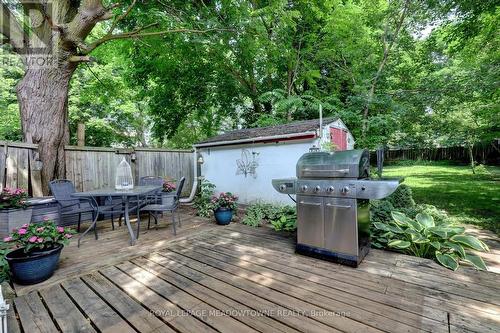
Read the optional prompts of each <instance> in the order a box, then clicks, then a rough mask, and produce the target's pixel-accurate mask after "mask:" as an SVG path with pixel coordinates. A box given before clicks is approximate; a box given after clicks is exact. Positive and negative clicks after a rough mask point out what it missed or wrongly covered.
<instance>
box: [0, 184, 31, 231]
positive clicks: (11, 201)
mask: <svg viewBox="0 0 500 333" xmlns="http://www.w3.org/2000/svg"><path fill="white" fill-rule="evenodd" d="M27 199H28V193H26V191H25V190H23V189H22V188H7V187H6V188H4V189H3V191H2V192H1V193H0V237H5V236H7V235H8V234H9V232H10V230H12V229H14V228H19V226H21V225H23V224H27V223H30V222H31V215H32V209H31V208H29V207H28V205H27Z"/></svg>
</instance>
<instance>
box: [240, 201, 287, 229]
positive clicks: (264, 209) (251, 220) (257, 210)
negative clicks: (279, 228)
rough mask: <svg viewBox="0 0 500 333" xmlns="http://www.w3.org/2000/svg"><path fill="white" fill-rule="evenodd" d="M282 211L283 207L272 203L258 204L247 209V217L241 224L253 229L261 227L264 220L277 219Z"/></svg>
mask: <svg viewBox="0 0 500 333" xmlns="http://www.w3.org/2000/svg"><path fill="white" fill-rule="evenodd" d="M280 211H281V206H278V205H273V204H270V203H264V202H256V203H254V204H251V205H249V206H248V207H246V209H245V216H244V217H243V219H242V221H241V223H243V224H246V225H249V226H251V227H258V226H261V225H262V223H263V222H264V220H266V221H269V220H273V219H276V218H277V216H278V215H279V213H280Z"/></svg>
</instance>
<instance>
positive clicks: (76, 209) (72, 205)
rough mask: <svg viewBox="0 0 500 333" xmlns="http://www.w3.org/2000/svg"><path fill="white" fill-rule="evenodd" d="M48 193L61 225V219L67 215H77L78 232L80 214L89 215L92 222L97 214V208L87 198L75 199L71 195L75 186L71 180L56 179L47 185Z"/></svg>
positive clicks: (74, 190)
mask: <svg viewBox="0 0 500 333" xmlns="http://www.w3.org/2000/svg"><path fill="white" fill-rule="evenodd" d="M49 188H50V191H51V192H52V195H53V196H54V199H55V200H56V201H57V214H58V217H59V223H62V217H63V216H67V215H78V226H77V230H78V232H80V223H81V221H82V214H84V213H91V214H92V220H94V219H95V214H97V207H96V206H95V204H94V203H93V202H92V200H91V199H89V198H75V197H72V196H71V195H72V194H73V193H75V192H76V189H75V185H73V182H71V180H67V179H56V180H53V181H51V182H50V183H49Z"/></svg>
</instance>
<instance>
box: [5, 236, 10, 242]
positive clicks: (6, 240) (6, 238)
mask: <svg viewBox="0 0 500 333" xmlns="http://www.w3.org/2000/svg"><path fill="white" fill-rule="evenodd" d="M3 241H4V242H11V241H12V237H10V236H9V237H5V238H4V239H3Z"/></svg>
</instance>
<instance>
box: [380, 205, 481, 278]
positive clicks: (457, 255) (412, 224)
mask: <svg viewBox="0 0 500 333" xmlns="http://www.w3.org/2000/svg"><path fill="white" fill-rule="evenodd" d="M391 215H392V221H390V222H387V223H381V222H374V223H373V225H374V227H375V232H373V235H372V242H373V244H375V246H376V247H388V248H391V249H394V250H397V251H400V252H403V253H406V254H411V255H414V256H417V257H422V258H429V259H434V260H435V261H437V262H438V263H439V264H441V265H443V266H444V267H447V268H449V269H452V270H456V269H457V268H458V267H459V265H460V263H463V262H465V263H468V264H471V265H472V266H474V267H475V268H477V269H480V270H486V269H487V268H486V265H485V263H484V262H483V260H482V259H481V257H479V256H477V255H475V254H472V253H469V252H466V249H472V250H476V251H489V249H488V246H487V245H486V244H484V243H483V242H482V241H480V240H479V239H477V238H475V237H473V236H470V235H467V234H465V228H464V227H460V226H456V225H454V224H452V223H449V222H448V221H446V220H445V221H443V222H441V223H436V221H434V218H433V217H432V216H431V215H429V214H426V213H419V214H417V215H416V217H415V219H411V218H409V217H408V216H406V215H405V214H403V213H401V212H397V211H394V212H392V214H391Z"/></svg>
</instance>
